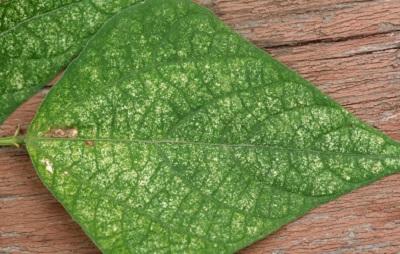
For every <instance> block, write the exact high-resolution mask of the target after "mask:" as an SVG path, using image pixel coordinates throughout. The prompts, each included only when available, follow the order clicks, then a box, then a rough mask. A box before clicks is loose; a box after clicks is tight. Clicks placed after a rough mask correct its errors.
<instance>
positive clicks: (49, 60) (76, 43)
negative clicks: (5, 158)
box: [0, 0, 143, 124]
mask: <svg viewBox="0 0 400 254" xmlns="http://www.w3.org/2000/svg"><path fill="white" fill-rule="evenodd" d="M141 1H143V0H113V1H93V0H80V1H78V0H63V1H51V0H17V1H5V2H4V3H0V124H1V123H2V122H3V121H4V120H5V118H6V117H7V116H8V115H9V114H10V113H11V112H13V111H14V110H15V109H16V108H17V107H18V106H19V105H20V104H21V103H22V102H23V101H25V100H26V99H27V98H29V97H30V96H32V95H33V94H34V93H36V92H37V91H38V90H40V89H41V88H42V87H43V86H44V85H46V84H47V83H48V82H49V81H50V80H51V79H52V78H54V76H55V75H56V74H57V72H59V71H60V70H61V69H62V68H63V67H65V66H66V65H68V64H69V62H71V60H72V59H73V58H74V57H76V56H77V54H79V52H80V51H81V50H82V48H83V47H84V46H85V45H86V43H87V41H88V40H89V39H90V38H91V37H92V36H93V35H94V34H95V33H96V31H97V30H98V29H99V28H100V27H101V26H102V24H103V23H105V22H106V21H107V20H108V19H109V18H110V17H112V16H113V15H114V14H115V13H117V12H118V11H120V10H121V9H123V8H126V7H127V6H130V5H132V4H135V3H138V2H141Z"/></svg>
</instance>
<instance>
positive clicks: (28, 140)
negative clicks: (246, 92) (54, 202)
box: [25, 136, 400, 159]
mask: <svg viewBox="0 0 400 254" xmlns="http://www.w3.org/2000/svg"><path fill="white" fill-rule="evenodd" d="M34 141H43V142H48V141H56V142H61V141H66V142H85V141H93V142H109V143H133V144H144V145H176V146H202V147H209V148H211V147H221V148H231V149H234V148H249V149H267V150H280V151H286V152H293V153H317V154H321V155H333V156H334V155H339V156H348V157H368V158H373V159H399V158H400V155H399V156H397V155H393V154H387V155H378V154H369V153H368V154H363V153H341V152H334V151H321V150H315V149H307V148H289V147H284V146H277V145H268V144H246V143H238V144H231V143H211V142H196V141H186V140H170V139H155V140H146V139H122V138H54V137H34V136H27V137H26V138H25V143H26V144H29V143H31V142H34Z"/></svg>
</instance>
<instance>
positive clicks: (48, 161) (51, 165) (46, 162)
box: [41, 159, 54, 174]
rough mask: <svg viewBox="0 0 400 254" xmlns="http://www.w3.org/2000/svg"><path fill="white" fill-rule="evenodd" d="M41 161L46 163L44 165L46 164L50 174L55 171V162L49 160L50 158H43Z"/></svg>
mask: <svg viewBox="0 0 400 254" xmlns="http://www.w3.org/2000/svg"><path fill="white" fill-rule="evenodd" d="M41 162H42V163H43V164H44V166H45V168H46V170H47V172H49V173H50V174H52V173H53V172H54V169H53V163H51V161H50V160H48V159H43V160H41Z"/></svg>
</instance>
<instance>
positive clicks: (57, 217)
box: [0, 0, 400, 254]
mask: <svg viewBox="0 0 400 254" xmlns="http://www.w3.org/2000/svg"><path fill="white" fill-rule="evenodd" d="M198 2H199V3H201V4H203V5H205V6H208V7H210V8H211V9H212V10H213V11H214V12H215V13H216V14H217V15H219V16H220V17H221V18H222V19H223V20H224V21H225V22H226V23H227V24H229V25H230V26H232V27H233V28H234V29H235V30H237V31H238V32H239V33H241V34H243V35H244V36H246V37H247V38H249V39H250V40H251V41H253V42H254V43H256V44H257V45H258V46H260V47H263V48H265V49H266V50H267V51H268V52H270V53H271V54H272V55H274V56H275V57H276V58H278V59H279V60H281V61H282V62H284V63H285V64H287V65H288V66H290V67H291V68H293V69H295V70H296V71H298V72H299V73H301V74H302V75H303V76H305V77H306V78H308V79H309V80H311V81H313V82H314V83H315V84H316V85H317V86H318V87H319V88H320V89H321V90H323V91H325V92H326V93H328V94H329V95H330V96H332V97H333V98H335V99H336V100H337V101H339V102H340V103H341V104H342V105H344V106H345V107H346V108H347V109H349V110H350V111H351V112H353V113H354V114H356V115H357V116H359V117H360V118H361V119H363V120H365V121H367V122H368V123H370V124H371V125H373V126H375V127H377V128H379V129H380V130H382V131H384V132H386V133H387V134H389V135H390V136H392V137H393V138H395V139H397V140H400V1H398V0H235V1H230V0H198ZM47 90H48V89H45V90H43V91H42V92H40V93H39V94H37V95H36V96H35V97H33V98H32V99H31V100H29V101H28V102H27V103H25V104H24V105H23V106H22V107H21V108H20V109H19V110H18V111H17V112H15V113H14V114H13V115H12V116H11V117H10V118H9V119H8V120H7V121H6V123H5V124H4V125H2V126H0V136H2V135H10V134H12V133H13V131H14V129H15V127H16V125H18V124H21V126H22V129H23V130H25V129H26V127H27V125H28V124H29V122H30V119H31V118H32V117H33V115H34V112H35V111H36V108H37V106H38V105H39V104H40V102H41V100H42V98H43V97H44V96H45V94H46V92H47ZM399 183H400V175H399V174H397V175H394V176H391V177H387V178H385V179H383V180H381V181H379V182H377V183H375V184H372V185H370V186H367V187H364V188H362V189H360V190H357V191H355V192H352V193H350V194H348V195H345V196H344V197H342V198H339V199H338V200H336V201H333V202H330V203H328V204H326V205H323V206H322V207H320V208H317V209H315V210H313V211H312V212H310V213H309V214H307V215H305V216H304V217H303V218H301V219H299V220H297V221H295V222H293V223H290V224H289V225H287V226H285V227H284V228H282V229H281V230H279V231H278V232H276V233H275V234H273V235H271V236H270V237H267V238H266V239H264V240H262V241H259V242H257V243H255V244H253V245H252V246H250V247H249V248H247V249H245V250H243V251H242V252H241V253H275V254H278V253H279V254H283V253H331V254H339V253H399V252H400V185H399ZM0 253H98V250H97V249H96V248H95V247H94V246H93V244H92V243H91V242H90V240H89V239H88V238H87V237H86V236H85V235H84V233H83V232H82V231H81V230H80V228H79V226H78V225H76V224H75V223H74V222H73V221H72V220H71V219H70V218H69V216H68V215H67V214H66V213H65V211H64V210H63V208H62V207H61V205H60V204H58V203H57V202H56V201H55V200H54V198H53V197H52V196H51V195H50V194H49V192H48V191H47V190H46V189H45V188H44V187H43V185H42V184H41V183H40V181H39V179H38V178H37V176H36V174H35V172H34V170H33V168H32V165H31V163H30V160H29V157H28V156H27V154H26V153H25V152H24V150H21V149H16V148H7V149H1V150H0Z"/></svg>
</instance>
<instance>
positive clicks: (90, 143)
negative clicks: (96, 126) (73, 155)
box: [85, 140, 95, 147]
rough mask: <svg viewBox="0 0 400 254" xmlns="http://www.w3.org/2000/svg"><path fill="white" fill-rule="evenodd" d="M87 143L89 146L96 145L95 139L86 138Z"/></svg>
mask: <svg viewBox="0 0 400 254" xmlns="http://www.w3.org/2000/svg"><path fill="white" fill-rule="evenodd" d="M85 145H86V146H89V147H92V146H94V145H95V142H94V141H93V140H85Z"/></svg>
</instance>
